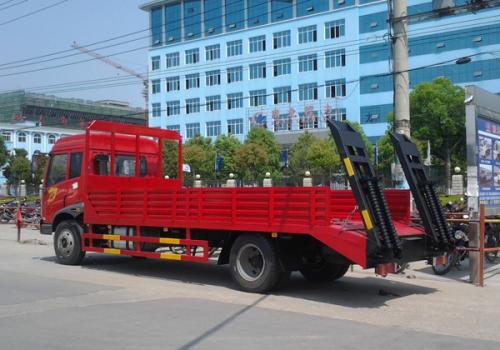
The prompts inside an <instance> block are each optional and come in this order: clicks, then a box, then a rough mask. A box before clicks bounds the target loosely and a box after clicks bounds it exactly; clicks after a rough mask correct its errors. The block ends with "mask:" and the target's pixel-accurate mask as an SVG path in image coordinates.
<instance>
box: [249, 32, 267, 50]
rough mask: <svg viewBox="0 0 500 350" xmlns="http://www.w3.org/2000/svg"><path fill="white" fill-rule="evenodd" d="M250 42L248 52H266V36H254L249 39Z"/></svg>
mask: <svg viewBox="0 0 500 350" xmlns="http://www.w3.org/2000/svg"><path fill="white" fill-rule="evenodd" d="M249 42H250V52H251V53H252V52H261V51H266V36H265V35H259V36H254V37H253V38H250V39H249Z"/></svg>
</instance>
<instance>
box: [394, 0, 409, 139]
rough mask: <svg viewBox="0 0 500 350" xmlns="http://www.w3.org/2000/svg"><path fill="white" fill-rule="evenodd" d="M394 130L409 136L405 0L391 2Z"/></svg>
mask: <svg viewBox="0 0 500 350" xmlns="http://www.w3.org/2000/svg"><path fill="white" fill-rule="evenodd" d="M392 5H393V9H392V18H390V21H391V25H392V31H393V39H392V45H393V54H394V57H393V79H394V129H395V132H397V133H399V134H404V135H406V136H408V137H409V136H410V94H409V90H410V89H409V82H410V81H409V73H408V37H407V29H408V19H407V15H408V13H407V3H406V0H393V1H392Z"/></svg>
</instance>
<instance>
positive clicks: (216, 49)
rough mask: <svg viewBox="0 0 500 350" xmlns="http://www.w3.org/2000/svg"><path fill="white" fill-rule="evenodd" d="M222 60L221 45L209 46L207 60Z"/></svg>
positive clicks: (206, 49)
mask: <svg viewBox="0 0 500 350" xmlns="http://www.w3.org/2000/svg"><path fill="white" fill-rule="evenodd" d="M219 58H220V45H219V44H215V45H209V46H206V47H205V60H207V61H213V60H218V59H219Z"/></svg>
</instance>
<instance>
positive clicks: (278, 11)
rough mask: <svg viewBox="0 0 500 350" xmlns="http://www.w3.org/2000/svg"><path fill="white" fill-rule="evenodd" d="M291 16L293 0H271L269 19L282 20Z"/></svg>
mask: <svg viewBox="0 0 500 350" xmlns="http://www.w3.org/2000/svg"><path fill="white" fill-rule="evenodd" d="M292 16H293V0H272V1H271V20H272V21H273V22H278V21H284V20H285V19H290V18H292Z"/></svg>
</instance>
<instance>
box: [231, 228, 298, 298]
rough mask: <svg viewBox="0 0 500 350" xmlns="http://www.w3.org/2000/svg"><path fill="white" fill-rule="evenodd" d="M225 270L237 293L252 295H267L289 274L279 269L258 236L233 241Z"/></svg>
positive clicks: (271, 248)
mask: <svg viewBox="0 0 500 350" xmlns="http://www.w3.org/2000/svg"><path fill="white" fill-rule="evenodd" d="M229 267H230V270H231V275H232V277H233V280H234V281H235V282H236V283H237V284H238V286H239V287H240V289H241V290H243V291H246V292H252V293H265V292H268V291H270V290H271V289H273V288H274V287H276V286H277V285H278V284H279V283H281V282H283V281H284V280H285V279H286V277H287V276H289V274H290V273H289V272H287V271H285V270H284V269H283V267H282V265H281V263H280V260H279V258H278V255H277V254H276V250H275V248H274V246H273V245H272V244H271V242H270V241H269V239H267V238H265V237H263V236H261V235H258V234H251V235H249V234H247V235H242V236H239V237H238V238H237V239H236V241H235V242H234V244H233V246H232V247H231V253H230V256H229Z"/></svg>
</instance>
